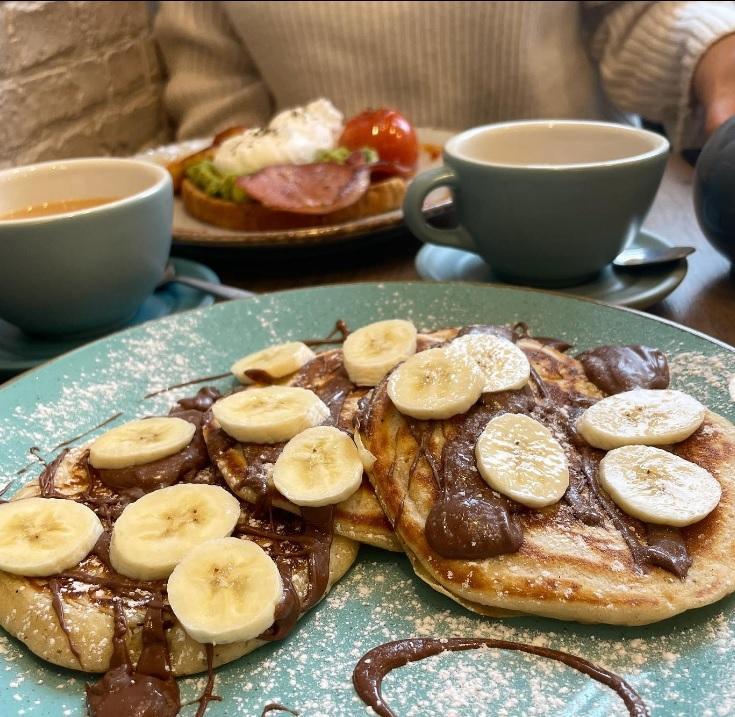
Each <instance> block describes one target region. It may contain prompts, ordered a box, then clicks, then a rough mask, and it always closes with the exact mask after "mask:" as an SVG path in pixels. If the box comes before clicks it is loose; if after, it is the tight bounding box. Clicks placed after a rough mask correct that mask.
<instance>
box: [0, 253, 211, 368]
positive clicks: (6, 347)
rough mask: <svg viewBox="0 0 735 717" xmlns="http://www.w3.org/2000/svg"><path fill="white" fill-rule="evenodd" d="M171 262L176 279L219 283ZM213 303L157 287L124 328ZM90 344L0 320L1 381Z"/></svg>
mask: <svg viewBox="0 0 735 717" xmlns="http://www.w3.org/2000/svg"><path fill="white" fill-rule="evenodd" d="M171 263H172V264H173V266H174V268H175V269H176V273H177V274H178V275H179V276H184V277H190V278H194V279H203V280H204V281H210V282H214V283H217V284H219V277H218V276H217V275H216V274H215V273H214V272H213V271H212V270H211V269H210V268H209V267H207V266H204V264H199V263H198V262H195V261H190V260H189V259H177V258H172V259H171ZM213 303H214V298H213V297H212V296H211V295H209V294H206V293H204V292H201V291H198V290H197V289H192V288H191V287H188V286H184V285H183V284H176V283H171V284H166V285H164V286H161V287H159V288H157V289H156V290H155V291H154V292H153V293H152V294H151V295H150V296H149V297H148V298H147V299H146V300H145V301H144V302H143V304H142V306H141V307H140V308H139V309H138V311H137V312H136V313H135V316H134V317H133V318H132V319H130V321H129V322H128V323H127V324H126V326H137V325H138V324H142V323H144V322H145V321H151V320H152V319H160V318H161V317H163V316H168V315H169V314H175V313H177V312H179V311H188V310H189V309H197V308H199V307H202V306H209V305H210V304H213ZM88 341H89V336H86V337H79V338H70V339H65V338H52V337H41V336H31V335H29V334H26V333H24V332H23V331H21V330H20V329H18V328H17V327H16V326H13V325H12V324H9V323H8V322H7V321H3V320H2V319H0V379H6V378H9V377H10V376H13V375H15V374H17V373H20V372H21V371H26V370H27V369H29V368H33V367H34V366H38V365H39V364H42V363H43V362H44V361H48V360H49V359H52V358H55V357H56V356H60V355H61V354H63V353H66V352H67V351H71V350H72V349H75V348H77V347H79V346H81V345H82V344H85V343H87V342H88Z"/></svg>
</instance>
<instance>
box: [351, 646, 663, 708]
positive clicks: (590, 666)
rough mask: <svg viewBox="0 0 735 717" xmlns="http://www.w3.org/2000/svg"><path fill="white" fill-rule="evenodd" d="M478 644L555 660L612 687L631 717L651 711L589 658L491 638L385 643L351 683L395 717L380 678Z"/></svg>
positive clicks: (620, 680) (369, 655) (624, 684)
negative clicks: (424, 660)
mask: <svg viewBox="0 0 735 717" xmlns="http://www.w3.org/2000/svg"><path fill="white" fill-rule="evenodd" d="M481 647H491V648H497V649H501V650H515V651H518V652H527V653H529V654H531V655H538V656H539V657H545V658H547V659H550V660H557V661H558V662H562V663H563V664H565V665H568V666H569V667H572V668H574V669H575V670H578V671H579V672H582V673H584V674H585V675H587V676H588V677H591V678H592V679H593V680H597V681H598V682H600V683H602V684H603V685H605V686H607V687H609V688H610V689H611V690H613V691H614V692H615V693H616V694H617V695H618V697H620V699H621V700H623V702H624V703H625V706H626V707H627V708H628V713H629V714H630V717H648V715H649V714H650V713H649V711H648V708H647V707H646V704H645V703H644V702H643V700H642V699H641V697H640V695H639V694H638V693H637V692H636V691H635V690H634V689H633V688H632V687H631V686H630V684H628V683H627V682H626V681H625V680H624V679H623V678H622V677H620V676H618V675H616V674H615V673H614V672H610V671H609V670H606V669H605V668H604V667H599V666H598V665H595V664H594V663H593V662H590V661H589V660H585V659H584V658H582V657H578V656H576V655H571V654H569V653H568V652H562V651H561V650H552V649H551V648H549V647H541V646H539V645H528V644H526V643H523V642H511V641H509V640H495V639H491V638H478V637H450V638H443V639H438V638H432V637H415V638H411V639H408V640H396V641H395V642H387V643H385V644H384V645H380V646H378V647H375V648H373V649H372V650H370V651H369V652H368V653H366V654H365V655H363V656H362V658H361V659H360V661H359V662H358V663H357V665H356V666H355V670H354V672H353V673H352V682H353V684H354V685H355V690H356V691H357V694H358V695H360V698H361V699H362V701H363V702H364V703H365V704H366V705H369V706H370V707H372V709H373V710H374V711H375V713H376V714H378V715H380V717H396V714H395V712H393V711H392V710H391V708H390V707H389V706H388V705H387V704H386V703H385V702H384V701H383V696H382V693H381V689H380V688H381V683H382V681H383V678H384V677H385V676H386V675H387V674H388V673H389V672H390V671H391V670H394V669H396V668H397V667H403V666H404V665H406V664H408V663H409V662H416V661H417V660H423V659H424V658H426V657H431V656H433V655H438V654H440V653H442V652H456V651H462V650H475V649H478V648H481Z"/></svg>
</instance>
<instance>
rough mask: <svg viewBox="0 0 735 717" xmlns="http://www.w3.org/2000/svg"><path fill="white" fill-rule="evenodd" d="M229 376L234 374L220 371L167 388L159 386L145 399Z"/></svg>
mask: <svg viewBox="0 0 735 717" xmlns="http://www.w3.org/2000/svg"><path fill="white" fill-rule="evenodd" d="M229 376H232V374H231V373H230V372H229V371H228V372H227V373H218V374H215V375H214V376H202V377H200V378H193V379H191V380H190V381H183V382H182V383H175V384H173V385H172V386H167V387H166V388H159V389H158V390H157V391H152V392H151V393H147V394H146V395H145V396H143V398H144V399H146V398H153V397H154V396H160V395H161V394H162V393H168V392H169V391H173V390H174V389H176V388H184V387H185V386H195V385H196V384H198V383H208V382H209V381H219V380H220V379H221V378H227V377H229Z"/></svg>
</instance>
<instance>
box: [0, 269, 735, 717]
mask: <svg viewBox="0 0 735 717" xmlns="http://www.w3.org/2000/svg"><path fill="white" fill-rule="evenodd" d="M390 317H403V318H410V319H412V320H413V321H414V322H416V324H417V325H418V326H419V327H421V328H424V329H431V328H436V327H439V326H444V325H456V324H467V323H474V322H511V321H518V320H523V321H526V322H527V323H528V324H529V325H530V327H531V328H532V330H533V331H535V332H536V333H538V334H542V335H551V336H557V337H560V338H564V339H566V340H568V341H573V342H574V343H575V345H576V346H577V347H578V348H580V349H582V348H586V347H590V346H593V345H595V344H600V343H632V342H645V343H647V344H649V345H652V346H657V347H659V348H661V349H663V350H664V351H665V352H666V353H667V354H668V355H669V356H670V357H671V367H672V375H673V383H674V385H675V386H676V387H678V388H680V389H683V390H685V391H688V392H690V393H692V394H693V395H695V396H697V397H698V398H700V399H701V400H703V401H704V402H705V403H707V405H709V406H710V407H711V408H712V409H713V410H715V411H717V412H719V413H721V414H724V415H725V416H727V417H728V418H729V419H730V420H732V421H735V403H733V399H732V398H731V397H730V395H729V393H728V381H729V379H730V377H731V376H732V375H733V374H735V350H733V349H731V348H729V347H727V346H725V345H724V344H722V343H719V342H717V341H715V340H713V339H709V338H707V337H705V336H702V335H700V334H696V333H694V332H691V331H688V330H687V329H684V328H682V327H679V326H675V325H673V324H669V323H665V322H663V321H660V320H658V319H655V318H652V317H649V316H645V315H643V314H639V313H636V312H631V311H627V310H623V309H618V308H613V307H610V306H606V305H602V304H596V303H593V302H589V301H584V300H579V299H572V298H568V297H563V296H559V295H555V294H549V293H545V292H540V291H532V290H522V289H515V288H507V287H487V286H475V285H468V284H430V283H414V284H363V285H343V286H336V287H322V288H315V289H303V290H296V291H290V292H283V293H277V294H270V295H264V296H259V297H255V298H253V299H246V300H242V301H237V302H228V303H224V304H218V305H215V306H212V307H209V308H207V309H203V310H197V311H192V312H188V313H185V314H178V315H175V316H170V317H167V318H165V319H162V320H160V321H156V322H152V323H147V324H144V325H142V326H139V327H135V328H132V329H129V330H127V331H124V332H122V333H119V334H116V335H113V336H110V337H108V338H106V339H102V340H100V341H97V342H95V343H93V344H90V345H88V346H85V347H84V348H81V349H79V350H77V351H75V352H73V353H71V354H68V355H66V356H63V357H61V358H59V359H57V360H55V361H53V362H51V363H50V364H47V365H45V366H43V367H41V368H39V369H37V370H35V371H33V372H31V373H29V374H27V375H25V376H23V377H21V378H19V379H18V380H16V381H15V382H12V383H10V384H9V385H7V386H6V387H5V388H3V389H2V390H0V463H1V464H2V474H3V475H4V476H6V477H8V478H12V477H13V476H14V475H15V474H16V473H17V471H18V470H19V469H20V468H21V467H23V466H26V465H27V464H28V463H29V455H28V449H29V448H30V447H31V446H37V447H38V448H39V449H40V453H41V454H42V455H43V456H45V457H47V458H48V457H50V456H51V455H52V453H53V450H52V449H53V447H54V446H56V445H58V444H59V443H61V442H62V441H64V440H66V439H68V438H70V437H72V436H76V435H78V434H81V433H83V432H84V431H87V430H89V429H90V428H92V427H93V426H95V425H97V424H98V423H99V422H101V421H103V420H105V419H106V418H108V417H110V416H112V415H113V414H115V413H117V412H118V411H122V412H124V415H123V416H122V417H121V418H120V419H119V420H120V421H123V420H129V419H131V418H133V417H135V416H141V415H145V414H152V413H160V412H164V411H166V410H167V409H168V407H169V406H170V405H171V404H172V403H173V402H174V400H175V399H176V398H179V397H181V396H182V395H185V394H187V393H190V392H191V391H192V389H191V388H189V389H188V390H187V389H186V388H183V389H177V390H176V391H172V392H169V393H165V394H161V395H158V396H155V397H153V398H150V399H144V398H143V397H144V396H145V395H147V394H149V393H151V392H153V391H155V390H156V389H160V388H162V387H165V386H169V385H172V384H175V383H179V382H182V381H186V380H188V379H194V378H196V377H200V376H206V375H211V374H217V373H222V372H224V371H226V370H227V368H228V367H229V366H230V364H231V363H232V361H233V360H234V359H236V358H238V357H239V356H242V355H243V354H245V353H248V352H250V351H253V350H255V349H258V348H262V347H263V346H265V345H267V344H270V343H273V342H275V341H283V340H290V339H296V338H305V337H313V336H323V335H326V334H327V333H329V331H330V330H331V328H332V326H333V325H334V322H335V320H336V319H337V318H343V319H345V320H346V321H347V322H348V324H349V325H350V326H351V327H353V328H355V327H357V326H360V325H361V324H365V323H368V322H370V321H374V320H377V319H383V318H390ZM219 384H220V385H221V387H224V388H227V387H228V386H231V385H232V382H231V380H229V379H224V380H221V381H220V382H219ZM97 432H99V430H98V431H97ZM38 472H39V467H38V465H37V464H34V465H33V467H32V468H31V469H30V470H28V471H26V473H24V474H22V476H21V478H19V479H18V482H22V481H23V480H26V479H30V478H31V477H33V476H34V475H35V474H37V473H38ZM15 489H17V483H14V484H13V485H12V486H11V492H12V491H13V490H15ZM734 608H735V599H733V598H726V599H724V600H722V601H720V602H719V603H716V604H715V605H712V606H709V607H706V608H701V609H699V610H695V611H692V612H690V613H686V614H684V615H681V616H679V617H676V618H672V619H670V620H666V621H665V622H661V623H658V624H655V625H651V626H646V627H636V628H621V627H609V626H595V625H578V624H574V623H564V622H557V621H554V620H548V619H540V618H531V617H527V618H516V619H503V620H493V619H489V618H482V617H479V616H477V615H474V614H472V613H469V612H467V611H465V610H464V609H462V608H461V607H459V606H458V605H456V604H455V603H453V602H452V601H451V600H449V599H447V598H445V597H443V596H442V595H439V594H437V593H435V592H433V591H432V590H431V589H430V588H428V587H427V586H426V585H424V583H422V582H421V581H420V580H418V579H417V578H415V577H414V575H413V572H412V570H411V568H410V566H409V565H408V563H407V561H406V559H405V558H403V557H401V556H399V555H394V554H390V553H384V552H381V551H378V550H374V549H363V550H362V551H361V554H360V556H359V557H358V561H357V563H356V565H355V566H354V567H353V568H352V570H351V571H350V572H349V573H348V574H347V576H346V577H345V578H344V579H343V580H342V581H341V582H340V583H339V584H338V585H337V586H336V587H335V588H334V590H333V591H332V593H331V594H330V595H329V596H328V597H327V598H326V599H325V600H324V601H323V602H322V603H321V604H320V605H319V606H318V607H317V608H316V609H315V610H313V611H312V612H311V613H309V614H308V615H307V616H305V617H304V619H303V620H302V621H301V622H300V624H299V625H298V627H297V628H296V629H295V630H294V631H293V633H292V634H291V635H290V636H289V637H288V638H287V639H286V640H284V641H283V642H281V643H278V644H271V645H268V646H266V647H265V648H262V649H260V650H258V651H256V652H255V653H252V654H251V655H248V656H246V657H244V658H242V659H240V660H238V661H236V662H234V663H231V664H230V665H226V666H224V667H222V668H220V669H218V670H217V682H216V692H217V694H219V695H221V696H222V697H223V700H222V702H218V703H213V704H211V705H210V707H209V710H208V713H207V714H208V715H211V716H212V717H216V716H217V715H220V716H223V715H247V716H248V717H251V716H255V717H257V716H258V715H260V713H261V710H262V709H263V706H264V705H265V704H266V703H267V702H269V701H271V700H276V701H279V702H281V703H283V704H285V705H288V706H290V707H292V708H294V709H297V710H298V711H299V712H300V713H301V714H302V715H304V716H307V717H358V716H360V717H364V715H366V714H368V712H367V711H366V708H365V706H364V705H363V704H362V703H361V701H360V700H359V699H358V697H357V696H356V694H355V692H354V690H353V688H352V683H351V675H352V669H353V667H354V665H355V663H356V662H357V660H358V659H359V657H360V656H361V655H362V654H363V653H364V652H366V651H367V650H368V649H370V648H372V647H374V646H376V645H378V644H380V643H383V642H385V641H387V640H392V639H398V638H406V637H412V636H417V635H434V636H485V637H496V638H506V639H515V640H523V641H526V642H533V643H536V644H542V645H547V646H549V647H553V648H558V649H561V650H566V651H568V652H572V653H575V654H577V655H581V656H583V657H586V658H588V659H590V660H592V661H594V662H597V663H599V664H602V665H604V666H606V667H608V668H610V669H611V670H613V671H615V672H617V673H618V674H621V675H623V676H624V677H625V678H626V679H627V680H628V681H629V682H630V683H631V684H632V685H633V686H634V687H635V688H636V689H637V690H638V691H639V692H640V693H641V695H642V696H643V698H644V699H645V701H646V703H647V704H648V705H649V706H650V709H651V713H652V714H653V715H654V716H655V717H684V716H689V715H692V716H694V715H696V716H697V717H720V716H721V715H729V714H733V713H735V680H733V659H734V658H735V619H734V617H735V611H734ZM0 655H1V656H2V659H3V662H4V669H3V670H0V714H2V715H3V716H4V717H8V716H10V715H34V717H35V716H37V715H46V716H48V717H59V716H61V715H82V714H84V685H85V683H86V679H85V676H82V675H80V674H79V673H74V672H71V671H68V670H62V669H58V668H55V667H52V666H50V665H47V664H46V663H44V662H42V661H41V660H38V659H36V658H35V657H33V656H32V655H31V654H30V653H29V652H28V650H26V649H25V648H24V647H23V645H21V644H20V643H19V642H17V641H15V640H14V639H12V638H10V637H7V636H4V637H0ZM204 681H205V680H204V679H203V678H202V677H201V676H199V677H195V678H189V679H184V680H182V681H181V687H182V693H183V694H182V696H183V701H184V702H186V701H187V700H189V699H193V698H195V697H196V696H197V695H198V693H199V692H200V690H201V689H202V687H203V686H204ZM384 693H385V698H386V700H387V701H388V702H389V704H391V705H392V706H393V708H394V709H395V711H396V713H397V714H398V715H400V716H401V717H428V716H430V715H442V716H447V717H450V716H453V717H460V716H464V715H475V716H479V715H502V716H503V717H532V716H534V715H565V716H567V717H569V716H582V715H583V716H584V717H608V716H609V715H625V714H627V712H626V710H625V708H624V707H623V704H622V702H621V701H620V700H619V699H618V698H617V696H616V695H615V694H614V693H613V692H612V691H610V690H609V689H607V688H605V687H603V686H602V685H600V684H598V683H596V682H593V681H592V680H590V679H588V678H586V677H584V676H583V675H580V674H579V673H577V672H575V671H573V670H571V669H570V668H568V667H565V666H563V665H561V664H559V663H556V662H550V661H544V660H543V659H541V658H537V657H532V656H527V655H522V654H516V653H507V652H503V651H498V650H489V649H484V650H477V651H474V652H466V653H454V654H444V655H440V656H437V657H434V658H431V659H428V660H424V661H422V662H419V663H415V664H413V665H410V666H407V667H405V668H402V669H400V670H396V671H394V672H393V673H391V675H390V676H389V677H388V678H387V679H386V680H385V683H384ZM195 711H196V705H193V706H188V707H185V708H184V709H183V710H182V714H184V715H193V714H194V712H195ZM272 714H273V713H272Z"/></svg>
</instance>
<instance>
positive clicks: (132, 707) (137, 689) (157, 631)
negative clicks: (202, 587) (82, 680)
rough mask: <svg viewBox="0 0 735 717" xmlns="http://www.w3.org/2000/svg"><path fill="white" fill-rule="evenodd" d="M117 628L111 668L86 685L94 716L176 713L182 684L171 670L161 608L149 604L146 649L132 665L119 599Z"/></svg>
mask: <svg viewBox="0 0 735 717" xmlns="http://www.w3.org/2000/svg"><path fill="white" fill-rule="evenodd" d="M114 610H115V628H114V630H115V631H114V634H113V638H112V657H111V659H110V668H109V669H108V670H107V672H106V673H105V675H104V677H103V678H102V679H101V680H100V681H99V682H96V683H94V684H92V685H89V686H87V704H88V706H89V712H90V715H91V716H92V717H121V715H136V717H174V716H175V715H177V714H178V712H179V709H180V708H181V701H180V698H179V686H178V684H177V683H176V679H175V678H174V676H173V674H172V672H171V664H170V656H169V651H168V644H167V642H166V634H165V631H164V624H163V615H162V609H161V608H160V607H149V608H148V610H147V612H146V617H145V626H144V628H143V649H142V651H141V653H140V659H139V660H138V664H137V666H135V667H133V664H132V662H131V660H130V654H129V653H128V648H127V644H126V642H125V636H126V634H127V630H128V628H127V624H126V621H125V613H124V612H123V609H122V606H121V605H120V601H119V600H115V602H114Z"/></svg>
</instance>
